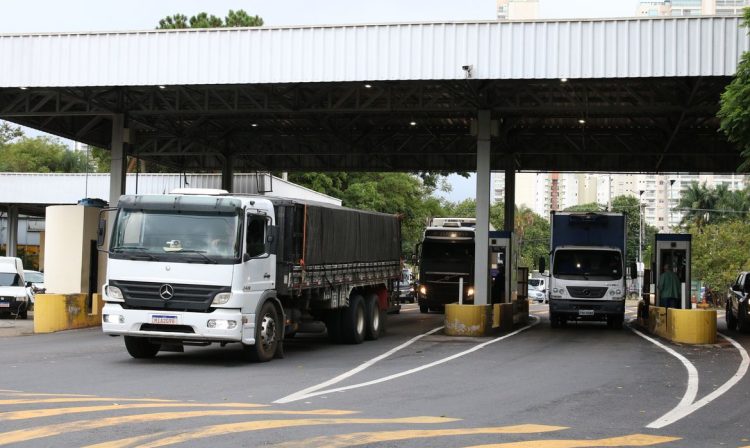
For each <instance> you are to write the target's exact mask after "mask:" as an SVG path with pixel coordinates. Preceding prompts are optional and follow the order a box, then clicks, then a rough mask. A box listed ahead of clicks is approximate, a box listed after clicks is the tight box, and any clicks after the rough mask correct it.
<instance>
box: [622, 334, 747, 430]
mask: <svg viewBox="0 0 750 448" xmlns="http://www.w3.org/2000/svg"><path fill="white" fill-rule="evenodd" d="M630 329H631V330H632V331H634V332H635V333H636V334H638V335H639V336H640V337H642V338H644V339H646V340H647V341H649V342H651V343H653V344H655V345H656V346H658V347H659V348H661V349H663V350H665V351H666V352H667V353H669V354H670V355H672V356H674V357H675V358H677V359H679V360H680V361H681V362H682V364H683V365H685V368H686V369H687V371H688V386H687V390H686V391H685V395H684V396H683V397H682V400H680V402H679V403H678V404H677V406H675V407H674V408H673V409H672V410H671V411H669V412H667V413H666V414H664V415H662V416H661V417H659V418H657V419H656V420H654V421H653V422H651V423H649V424H648V425H646V427H647V428H652V429H661V428H664V427H665V426H668V425H671V424H672V423H675V422H677V421H679V420H681V419H683V418H685V417H687V416H688V415H690V414H692V413H693V412H695V411H697V410H698V409H700V408H702V407H703V406H705V405H707V404H709V403H711V402H712V401H714V400H716V399H717V398H719V397H720V396H722V395H724V394H725V393H726V392H727V391H728V390H729V389H731V388H732V387H733V386H734V385H735V384H737V383H738V382H739V381H740V380H741V379H742V378H743V377H744V376H745V374H746V373H747V370H748V367H750V356H748V354H747V351H746V350H745V349H744V348H743V347H742V346H741V345H740V344H739V343H737V341H735V340H733V339H732V338H729V337H727V336H725V335H723V334H721V333H719V336H721V337H722V338H724V339H726V340H727V341H729V342H730V343H731V344H732V345H733V346H734V347H735V348H736V349H737V351H739V352H740V356H741V357H742V362H741V363H740V366H739V368H738V369H737V372H736V373H735V374H734V375H733V376H732V377H731V378H730V379H729V380H728V381H727V382H725V383H724V384H722V385H721V386H720V387H718V388H717V389H716V390H714V391H713V392H711V393H710V394H708V395H706V396H705V397H703V398H702V399H700V400H698V401H696V400H695V398H696V396H697V394H698V383H699V378H698V370H697V369H696V368H695V366H694V365H693V364H692V363H691V362H690V361H689V360H688V359H687V358H685V357H684V356H682V355H681V354H679V353H677V352H676V351H674V350H672V349H671V348H669V347H667V346H666V345H664V344H662V343H661V342H659V341H657V340H655V339H653V338H650V337H648V336H646V335H645V334H643V333H641V332H640V331H638V330H636V329H634V328H632V327H631V328H630Z"/></svg>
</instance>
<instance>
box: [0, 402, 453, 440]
mask: <svg viewBox="0 0 750 448" xmlns="http://www.w3.org/2000/svg"><path fill="white" fill-rule="evenodd" d="M272 412H273V413H282V412H293V411H269V410H226V411H223V410H222V411H188V412H162V413H155V414H138V415H126V416H122V417H108V418H101V419H96V420H79V421H75V422H68V423H60V424H55V425H48V426H37V427H34V428H29V429H19V430H17V431H10V432H4V433H0V445H7V444H9V443H18V442H26V441H29V440H35V439H41V438H44V437H52V436H56V435H60V434H64V433H70V432H74V431H86V430H89V429H99V428H106V427H109V426H117V425H123V424H128V423H146V422H156V421H166V420H180V419H183V418H196V417H216V416H219V417H223V416H233V415H267V414H269V413H272ZM304 412H305V411H300V412H298V413H296V414H302V415H305V414H304ZM313 415H314V414H313ZM290 421H293V420H290ZM441 421H443V420H441ZM447 421H451V420H447Z"/></svg>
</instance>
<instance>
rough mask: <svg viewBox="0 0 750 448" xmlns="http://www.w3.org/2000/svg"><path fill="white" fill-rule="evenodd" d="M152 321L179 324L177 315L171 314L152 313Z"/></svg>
mask: <svg viewBox="0 0 750 448" xmlns="http://www.w3.org/2000/svg"><path fill="white" fill-rule="evenodd" d="M151 323H152V324H161V325H177V324H178V323H179V322H177V316H171V315H165V314H152V315H151Z"/></svg>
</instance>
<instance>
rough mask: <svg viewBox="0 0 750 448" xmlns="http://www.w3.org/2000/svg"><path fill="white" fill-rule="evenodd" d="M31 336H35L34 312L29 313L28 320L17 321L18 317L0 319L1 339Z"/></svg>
mask: <svg viewBox="0 0 750 448" xmlns="http://www.w3.org/2000/svg"><path fill="white" fill-rule="evenodd" d="M30 334H34V312H33V311H29V317H28V319H16V316H11V317H6V318H2V319H0V338H2V337H11V336H26V335H30Z"/></svg>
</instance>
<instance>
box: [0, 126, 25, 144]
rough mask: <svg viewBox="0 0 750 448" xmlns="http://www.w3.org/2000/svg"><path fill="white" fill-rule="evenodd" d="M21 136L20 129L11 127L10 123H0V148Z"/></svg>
mask: <svg viewBox="0 0 750 448" xmlns="http://www.w3.org/2000/svg"><path fill="white" fill-rule="evenodd" d="M22 136H23V131H21V128H20V127H17V126H16V127H13V126H11V125H10V123H6V122H4V121H0V148H2V147H3V146H5V145H7V144H8V143H10V142H11V141H13V140H15V139H17V138H20V137H22Z"/></svg>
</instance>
